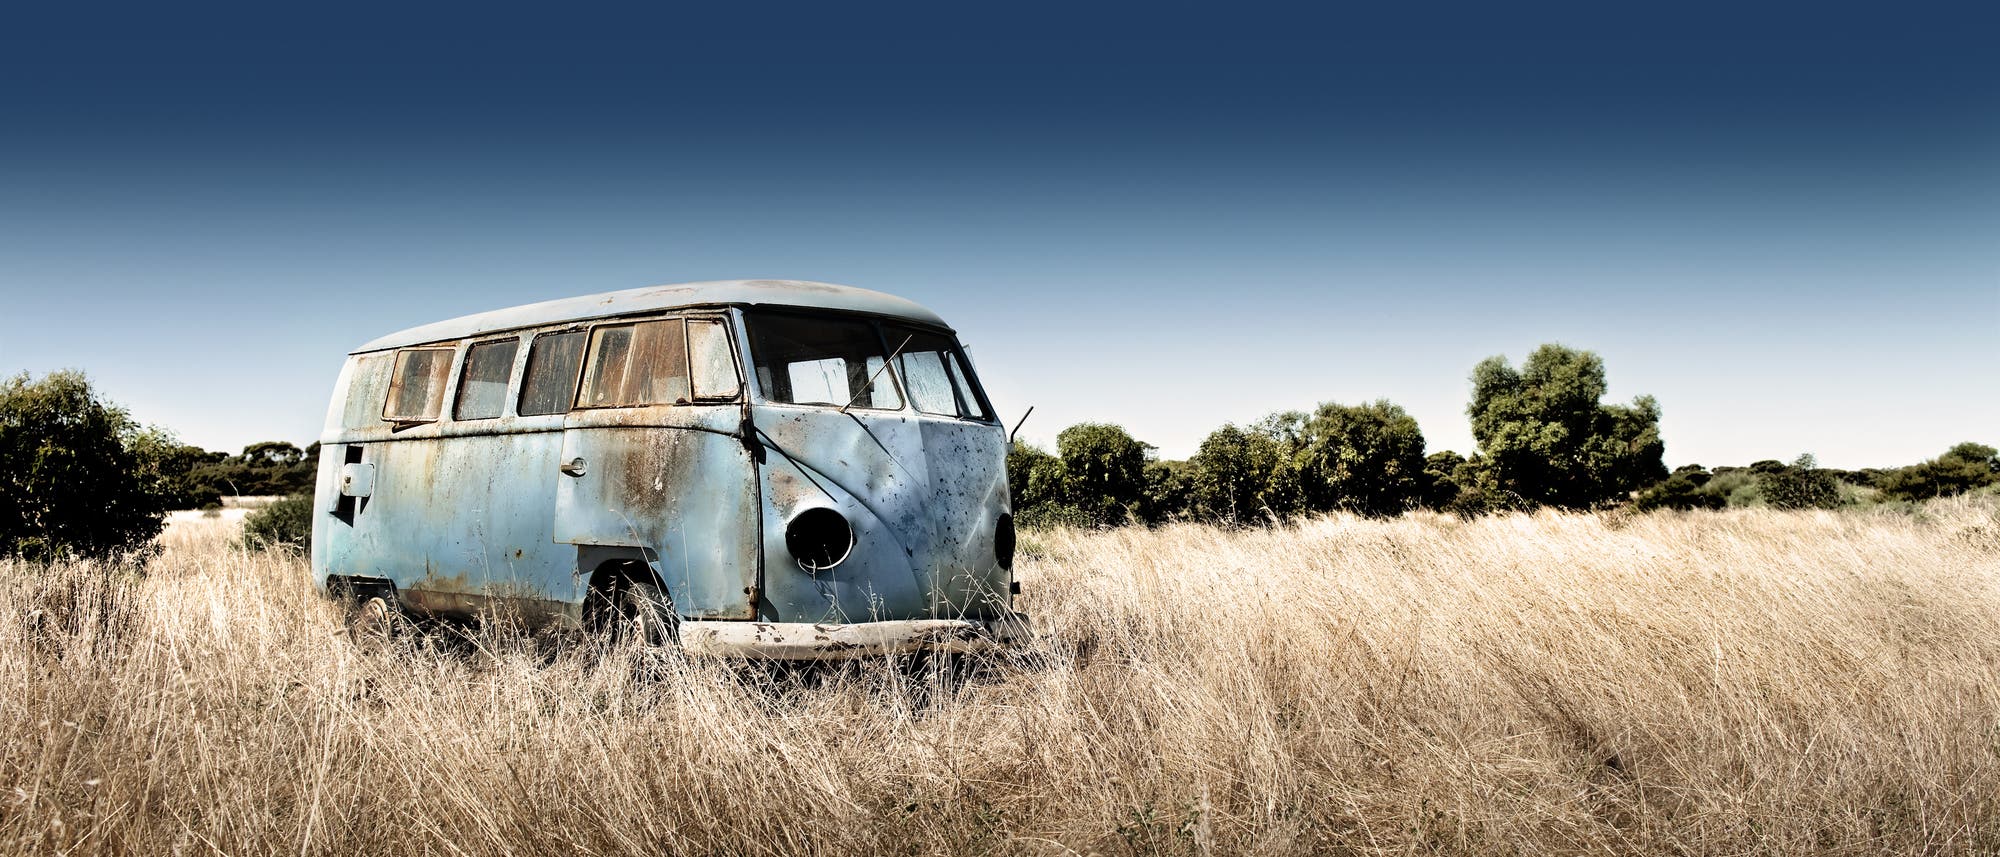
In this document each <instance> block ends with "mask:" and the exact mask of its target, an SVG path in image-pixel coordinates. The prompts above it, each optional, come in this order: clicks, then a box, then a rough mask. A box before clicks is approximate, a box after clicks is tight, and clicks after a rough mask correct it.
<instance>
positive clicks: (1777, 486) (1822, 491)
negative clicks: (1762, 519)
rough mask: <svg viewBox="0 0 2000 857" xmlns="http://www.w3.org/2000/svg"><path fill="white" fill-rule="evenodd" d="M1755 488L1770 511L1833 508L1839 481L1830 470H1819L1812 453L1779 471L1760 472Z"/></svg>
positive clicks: (1838, 494)
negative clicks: (1760, 493) (1762, 496)
mask: <svg viewBox="0 0 2000 857" xmlns="http://www.w3.org/2000/svg"><path fill="white" fill-rule="evenodd" d="M1752 467H1753V468H1755V467H1756V465H1752ZM1757 487H1758V489H1759V490H1760V491H1762V492H1763V494H1764V504H1765V505H1767V506H1770V507H1771V508H1773V509H1832V508H1834V507H1836V506H1839V505H1840V481H1839V480H1837V479H1835V478H1833V472H1832V471H1829V470H1822V469H1820V467H1819V462H1817V461H1814V460H1813V457H1812V453H1806V454H1804V455H1801V456H1799V457H1798V458H1796V459H1793V461H1792V463H1791V464H1788V465H1786V466H1784V467H1783V468H1780V469H1778V470H1775V471H1773V470H1770V469H1768V468H1766V469H1765V470H1764V471H1762V472H1759V473H1758V474H1757Z"/></svg>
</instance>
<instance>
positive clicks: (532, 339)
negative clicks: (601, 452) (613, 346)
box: [509, 324, 590, 420]
mask: <svg viewBox="0 0 2000 857" xmlns="http://www.w3.org/2000/svg"><path fill="white" fill-rule="evenodd" d="M565 333H576V334H582V335H583V348H584V349H588V348H589V347H590V325H589V324H565V325H562V326H560V327H551V328H545V329H539V330H528V331H527V332H526V334H532V335H530V336H527V340H528V347H527V349H526V350H525V353H524V354H522V355H521V377H520V384H519V387H518V389H516V390H515V391H514V395H513V403H512V404H511V405H509V408H511V409H512V411H513V413H514V416H515V418H517V419H528V420H534V419H543V418H546V417H557V418H560V417H562V416H563V415H565V414H567V413H569V412H570V411H573V410H576V396H577V388H578V387H579V386H581V385H582V384H583V358H584V357H585V356H586V355H585V354H584V353H583V352H582V351H578V352H577V360H576V368H575V369H574V370H572V371H571V372H570V378H569V396H568V397H567V398H566V399H564V401H566V402H568V404H567V405H565V406H564V407H563V409H562V410H560V411H551V412H549V413H545V414H524V413H521V399H522V397H524V396H526V395H527V394H528V370H529V368H530V364H531V363H533V361H534V356H535V346H536V345H539V344H541V341H542V338H543V337H549V336H560V335H562V334H565ZM526 334H524V335H526Z"/></svg>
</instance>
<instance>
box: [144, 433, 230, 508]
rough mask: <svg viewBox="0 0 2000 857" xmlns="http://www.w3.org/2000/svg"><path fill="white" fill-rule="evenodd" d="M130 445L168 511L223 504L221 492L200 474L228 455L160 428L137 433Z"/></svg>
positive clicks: (145, 476) (145, 475) (146, 477)
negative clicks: (182, 439)
mask: <svg viewBox="0 0 2000 857" xmlns="http://www.w3.org/2000/svg"><path fill="white" fill-rule="evenodd" d="M129 446H130V447H131V450H132V455H133V457H134V459H135V460H136V462H137V466H138V469H139V473H140V475H141V476H142V477H144V478H145V479H147V480H148V481H150V482H151V483H152V484H153V485H154V487H155V490H156V491H157V492H158V493H159V495H160V502H161V503H162V504H163V505H164V506H165V507H166V508H168V509H200V508H203V507H206V506H209V505H211V504H215V503H219V502H221V500H222V492H221V490H220V489H218V488H216V487H215V486H214V485H212V484H210V483H209V482H208V481H207V480H205V479H202V478H200V476H199V474H200V472H201V471H202V469H203V468H205V467H207V466H209V465H212V464H214V463H216V462H219V461H222V460H223V459H225V458H227V457H228V456H225V455H223V454H222V453H220V452H209V451H208V450H205V449H202V448H201V447H198V446H192V445H189V444H184V443H181V442H180V441H178V440H176V439H175V438H174V436H173V435H172V434H171V433H169V432H166V431H163V430H161V429H146V430H145V431H141V432H138V433H137V434H135V435H134V436H133V438H132V442H131V443H130V444H129Z"/></svg>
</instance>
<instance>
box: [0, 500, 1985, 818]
mask: <svg viewBox="0 0 2000 857" xmlns="http://www.w3.org/2000/svg"><path fill="white" fill-rule="evenodd" d="M231 535H232V532H231V531H230V529H229V526H228V525H226V524H223V523H220V522H192V523H183V524H177V525H176V526H175V527H174V528H173V529H171V530H170V531H169V533H168V535H167V536H166V537H165V541H166V545H165V552H164V554H163V555H162V556H161V557H160V558H159V559H158V560H156V561H155V562H154V563H153V565H152V567H151V569H150V570H149V572H148V573H147V574H146V575H145V576H143V577H138V576H131V575H129V574H127V573H124V572H119V571H116V570H107V569H104V568H101V567H97V566H92V565H88V564H72V565H59V566H56V567H53V568H38V567H30V566H25V565H18V564H17V565H6V564H0V853H10V854H11V853H47V854H96V853H143V854H202V853H217V854H230V855H245V854H280V853H284V854H363V853H365V854H417V853H422V854H465V855H475V854H476V855H486V854H494V855H499V854H569V853H589V854H626V853H630V854H641V853H643V854H744V855H757V854H828V855H835V854H838V855H855V854H861V855H881V854H985V853H996V854H1070V853H1101V854H1124V853H1189V854H1194V853H1216V854H1294V853H1323V854H1390V853H1395V854H1407V853H1445V854H1507V853H1586V852H1587V853H1594V854H1595V853H1612V854H1752V853H1755V854H1881V853H1926V854H1981V853H1985V854H1991V853H1995V852H1996V851H2000V511H1996V509H1995V506H1994V504H1993V503H1992V502H1990V501H1985V502H1974V501H1958V502H1941V503H1936V504H1933V505H1931V506H1929V507H1928V508H1927V509H1926V510H1924V512H1923V513H1921V514H1918V515H1914V516H1911V515H1888V514H1878V515H1865V514H1834V513H1771V512H1762V511H1732V512H1724V513H1699V514H1660V515H1647V516H1637V517H1613V516H1593V515H1559V514H1539V515H1533V516H1505V517H1496V518H1488V519H1482V520H1477V521H1459V520H1456V519H1451V518H1442V517H1428V516H1409V517H1405V518H1402V519H1399V520H1393V521H1363V520H1356V519H1351V518H1328V519H1321V520H1315V521H1311V522H1307V523H1305V524H1302V525H1300V526H1297V527H1291V528H1284V529H1273V530H1253V531H1241V532H1229V531H1223V530H1217V529H1213V528H1208V527H1200V526H1175V527H1168V528H1165V529H1161V530H1154V531H1146V530H1143V529H1128V530H1120V531H1114V532H1104V533H1087V532H1069V531H1057V532H1046V533H1034V534H1029V536H1028V538H1027V539H1026V541H1027V542H1029V543H1030V548H1031V551H1032V552H1031V555H1030V556H1028V557H1024V559H1023V561H1022V564H1021V573H1022V578H1023V580H1024V583H1025V586H1026V594H1025V595H1024V597H1023V598H1022V603H1021V606H1022V607H1023V608H1024V609H1026V610H1028V611H1030V612H1031V613H1033V614H1034V616H1035V619H1036V625H1037V627H1038V629H1039V630H1040V631H1041V636H1040V637H1039V639H1038V640H1037V642H1036V643H1035V644H1034V645H1033V646H1032V647H1030V648H1029V649H1028V650H1027V651H1026V652H1024V653H1023V654H1022V656H1021V657H1020V658H1018V659H1015V660H1013V661H1009V662H1005V663H1000V664H996V665H994V666H993V667H992V668H991V669H989V670H988V671H987V674H985V675H983V676H981V677H980V678H978V679H976V680H974V681H971V682H968V683H963V684H945V685H941V686H922V685H923V684H924V682H925V681H926V680H925V679H923V678H915V679H913V678H909V677H907V676H906V675H905V673H904V672H903V671H901V670H896V669H887V668H882V667H880V666H879V665H862V666H861V667H859V668H856V669H849V670H845V671H836V672H832V673H826V674H812V675H807V676H804V677H799V676H793V675H789V674H779V673H773V672H770V671H765V670H757V669H746V668H742V667H740V666H736V665H730V664H714V663H694V664H682V663H679V662H676V661H674V660H672V659H667V658H658V657H654V656H651V655H649V654H648V653H644V652H637V651H632V650H609V651H607V650H605V649H602V648H599V647H595V646H589V645H571V646H567V647H561V648H552V647H550V646H549V645H547V644H546V642H545V641H537V640H535V639H531V638H524V637H522V636H520V635H518V634H512V633H509V632H508V631H507V630H506V629H495V630H490V631H484V632H480V633H478V634H475V635H473V637H472V638H471V640H470V641H469V642H466V643H463V644H455V645H444V644H436V643H430V642H425V641H422V640H419V641H416V642H405V643H404V644H403V645H400V646H398V647H392V648H389V649H382V650H377V649H368V648H362V647H357V646H356V645H354V644H353V643H351V642H350V641H349V640H348V638H347V636H346V635H345V634H344V633H343V632H342V630H341V627H340V624H339V616H338V613H337V611H336V610H335V609H334V608H333V607H332V606H330V605H329V604H327V603H325V602H323V601H322V600H321V599H319V598H318V597H317V596H315V595H314V594H313V593H312V591H311V589H310V587H309V586H308V585H307V583H306V580H305V576H306V570H305V563H304V562H303V561H302V560H300V559H298V558H296V557H287V556H284V555H277V554H255V553H246V552H244V551H241V550H239V549H235V548H232V547H230V537H231Z"/></svg>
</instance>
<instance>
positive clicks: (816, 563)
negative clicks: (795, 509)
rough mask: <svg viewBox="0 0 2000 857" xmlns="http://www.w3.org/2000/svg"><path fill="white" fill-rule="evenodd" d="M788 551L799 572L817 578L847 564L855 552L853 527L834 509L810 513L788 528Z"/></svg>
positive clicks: (802, 513)
mask: <svg viewBox="0 0 2000 857" xmlns="http://www.w3.org/2000/svg"><path fill="white" fill-rule="evenodd" d="M785 550H788V551H790V552H791V554H792V559H794V560H796V561H797V562H798V564H799V568H801V569H803V570H804V571H805V572H806V573H807V574H817V573H819V572H822V571H825V570H827V569H829V568H833V567H834V566H837V565H839V564H841V563H842V562H845V561H847V556H848V554H851V553H853V552H854V527H853V526H852V525H850V524H848V523H847V517H846V516H845V515H842V514H840V513H839V512H836V511H834V510H832V509H828V508H825V507H823V506H822V507H818V508H812V509H807V510H805V511H803V512H800V513H799V514H797V515H795V516H793V518H792V521H791V523H789V524H786V525H785Z"/></svg>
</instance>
